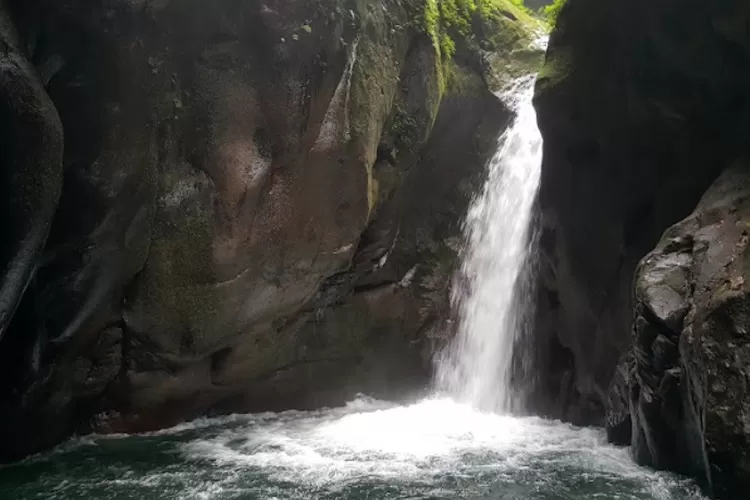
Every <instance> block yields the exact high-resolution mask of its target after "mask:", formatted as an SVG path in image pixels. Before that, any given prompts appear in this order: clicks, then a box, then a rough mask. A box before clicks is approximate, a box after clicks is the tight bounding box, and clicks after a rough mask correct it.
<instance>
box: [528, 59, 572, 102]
mask: <svg viewBox="0 0 750 500" xmlns="http://www.w3.org/2000/svg"><path fill="white" fill-rule="evenodd" d="M572 67H573V56H572V55H571V53H570V51H568V50H562V49H558V50H556V51H555V52H552V53H550V54H549V56H548V57H547V62H545V64H544V66H542V69H541V71H540V72H539V76H538V77H537V87H536V89H537V90H536V91H537V93H543V92H546V91H548V90H549V89H551V88H552V87H555V86H556V85H558V84H559V83H560V82H562V81H563V80H565V79H566V78H567V77H568V75H570V72H571V69H572Z"/></svg>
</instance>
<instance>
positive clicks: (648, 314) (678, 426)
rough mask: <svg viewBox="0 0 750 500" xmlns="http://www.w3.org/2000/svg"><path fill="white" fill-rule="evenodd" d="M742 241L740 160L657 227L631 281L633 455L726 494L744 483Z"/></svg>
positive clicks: (746, 262) (747, 222) (747, 255)
mask: <svg viewBox="0 0 750 500" xmlns="http://www.w3.org/2000/svg"><path fill="white" fill-rule="evenodd" d="M749 243H750V165H748V164H747V163H746V162H743V163H740V164H738V165H736V166H734V167H733V168H731V169H729V170H728V171H727V172H725V173H724V174H723V175H722V176H721V177H720V178H719V179H718V180H717V181H716V183H715V184H714V185H713V186H712V187H711V189H709V191H708V192H707V193H706V195H705V196H704V197H703V199H702V200H701V202H700V203H699V204H698V207H697V208H696V210H695V212H694V213H693V214H692V215H691V216H689V217H688V218H687V219H685V220H684V221H682V222H680V223H679V224H677V225H675V226H673V227H672V228H670V229H669V230H668V231H667V232H666V233H665V234H664V237H663V238H662V240H661V242H660V243H659V245H658V246H657V247H656V249H655V250H654V251H653V252H652V253H650V254H649V255H648V256H647V257H646V258H645V259H644V260H643V261H642V262H641V264H640V266H639V267H638V271H637V273H636V281H635V302H636V306H635V307H636V319H635V323H634V328H633V344H634V347H633V352H634V359H635V363H634V365H633V366H632V367H631V370H630V379H629V384H628V388H629V413H630V418H631V419H632V429H633V440H632V444H633V453H634V455H635V458H636V459H637V460H638V461H639V462H640V463H643V464H646V465H650V466H653V467H657V468H661V469H670V470H676V471H679V472H682V473H685V474H690V475H693V476H697V477H699V478H701V479H702V480H703V481H704V483H705V484H706V485H707V486H708V487H709V488H710V489H711V490H712V491H713V492H714V493H715V494H717V496H719V497H720V498H730V499H734V498H737V499H739V498H745V497H746V494H747V491H748V487H749V486H750V435H749V434H748V429H750V388H749V387H748V381H749V380H750V373H749V372H748V370H750V316H749V315H748V311H749V307H750V288H749V286H748V281H750V249H748V244H749Z"/></svg>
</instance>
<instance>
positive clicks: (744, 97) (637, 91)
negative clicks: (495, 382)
mask: <svg viewBox="0 0 750 500" xmlns="http://www.w3.org/2000/svg"><path fill="white" fill-rule="evenodd" d="M749 16H750V10H748V4H747V3H746V2H742V1H739V0H737V1H734V0H726V1H721V2H705V1H698V0H695V1H693V0H690V1H687V2H685V1H681V2H676V1H669V0H658V1H650V0H649V1H647V0H610V1H606V2H603V1H600V0H569V1H568V3H567V4H566V6H565V7H564V8H563V10H562V12H561V15H560V18H559V21H558V26H557V28H556V30H555V32H554V33H553V35H552V37H551V40H550V49H549V52H548V55H547V61H546V64H545V67H544V69H543V70H542V72H541V74H540V78H539V81H538V86H537V96H536V104H537V109H538V114H539V121H540V127H541V129H542V133H543V136H544V139H545V156H544V165H543V177H542V187H541V194H540V206H541V210H542V223H543V226H544V227H543V234H542V238H541V245H542V255H541V263H540V267H541V274H542V275H541V280H540V281H541V282H540V286H539V290H540V291H539V307H538V321H537V325H538V326H537V329H536V334H535V336H534V340H535V342H536V344H537V345H536V352H537V353H538V360H537V363H538V366H541V367H543V370H542V374H541V378H540V380H539V381H538V386H537V391H536V394H535V397H534V399H535V400H536V407H537V409H539V410H540V411H542V412H543V413H546V414H550V415H553V416H556V417H562V418H565V419H568V420H572V421H574V422H576V423H580V424H591V423H593V424H603V423H604V421H605V419H614V420H613V422H614V421H616V420H618V417H617V415H616V413H617V412H616V411H615V412H610V414H608V415H606V416H605V408H606V407H607V401H608V399H609V398H610V393H609V386H610V383H611V382H612V380H613V378H615V377H614V376H615V372H616V366H618V363H620V359H621V358H622V357H623V356H625V355H626V351H627V350H628V349H629V347H630V341H631V337H630V330H631V323H632V319H633V312H632V311H633V302H632V299H631V284H632V280H633V276H634V271H635V269H636V266H637V264H638V262H639V261H640V260H641V259H642V258H643V256H644V255H646V253H647V252H649V251H650V250H652V249H653V248H654V246H655V245H656V243H657V242H658V240H659V237H660V235H661V234H662V233H663V231H664V230H665V229H666V228H668V227H669V226H670V225H672V224H674V223H675V222H677V221H678V220H680V219H681V218H683V217H685V216H686V215H688V214H689V213H690V211H691V210H692V209H693V208H694V207H695V205H696V203H697V202H698V200H699V199H700V197H701V195H702V194H703V193H704V192H705V190H706V189H707V188H708V187H709V186H710V185H711V183H712V182H713V181H714V180H715V179H716V177H717V176H718V174H719V173H720V171H721V170H722V169H723V168H724V167H726V165H728V164H729V163H730V162H731V161H732V160H734V159H735V158H737V157H739V156H742V155H743V154H744V152H745V151H746V150H747V141H746V137H747V136H748V133H750V126H749V125H748V124H749V123H750V100H749V97H750V94H748V93H747V91H746V87H747V82H749V81H750V33H748V30H747V26H748V24H747V21H748V19H749ZM664 347H665V348H667V347H668V346H664ZM623 378H625V375H624V374H620V375H618V377H617V379H618V380H622V379H623ZM616 399H617V398H616ZM620 423H622V420H621V419H620ZM625 427H627V425H625ZM626 434H627V433H626ZM625 437H627V436H626V435H625Z"/></svg>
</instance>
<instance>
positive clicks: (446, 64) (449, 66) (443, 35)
mask: <svg viewBox="0 0 750 500" xmlns="http://www.w3.org/2000/svg"><path fill="white" fill-rule="evenodd" d="M419 19H420V27H421V29H422V31H423V32H424V33H426V34H427V35H429V36H430V38H431V39H432V41H433V45H434V47H435V52H436V54H437V55H438V60H439V62H440V64H439V67H438V79H439V82H440V86H441V90H442V91H444V90H445V89H446V87H447V86H448V85H449V84H450V80H451V78H452V77H453V65H454V64H453V63H454V59H455V58H456V56H457V55H458V56H460V57H459V59H462V60H463V61H464V64H465V63H466V61H481V60H482V59H484V56H482V55H481V54H480V52H481V51H484V52H488V53H492V57H493V58H494V59H495V62H493V63H492V64H491V66H492V68H491V71H492V72H494V73H503V74H505V73H507V74H508V75H509V78H499V79H497V80H502V82H501V83H502V84H505V83H508V80H510V79H512V78H515V77H518V76H521V75H522V74H528V73H531V72H534V71H536V70H537V68H538V67H539V66H540V65H541V53H540V51H531V52H535V55H536V56H537V57H536V58H535V59H534V60H533V61H532V62H531V64H526V63H527V62H529V59H528V58H524V57H520V58H518V57H516V54H515V53H514V51H524V50H528V47H529V46H530V45H531V43H532V41H533V39H534V38H535V37H536V36H537V35H538V34H539V33H541V32H543V31H544V29H545V24H544V22H543V21H541V20H540V19H537V18H535V17H534V16H533V15H532V13H531V12H530V11H529V10H528V9H527V8H526V7H524V5H523V1H522V0H424V4H423V10H422V13H421V16H420V18H419ZM521 55H522V56H523V55H524V54H521ZM516 63H518V64H516ZM506 67H507V68H508V69H509V70H510V71H506V70H505V68H506ZM475 69H477V70H479V71H480V72H481V71H483V70H484V68H475ZM492 79H493V78H492V77H490V80H492ZM490 83H491V84H492V85H491V86H496V85H494V83H495V82H490ZM497 86H501V84H500V83H498V85H497Z"/></svg>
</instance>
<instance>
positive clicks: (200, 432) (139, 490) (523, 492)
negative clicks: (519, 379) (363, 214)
mask: <svg viewBox="0 0 750 500" xmlns="http://www.w3.org/2000/svg"><path fill="white" fill-rule="evenodd" d="M699 498H701V497H700V496H699V495H698V494H697V493H696V491H695V489H694V487H693V485H692V484H691V483H689V482H688V481H685V480H683V479H679V478H677V477H674V476H671V475H667V474H661V473H656V472H653V471H650V470H647V469H643V468H640V467H637V466H636V465H634V464H633V463H632V462H631V460H630V459H629V457H628V454H627V450H625V449H619V448H614V447H611V446H609V445H607V444H605V442H604V439H603V435H602V433H601V432H600V431H599V430H594V429H579V428H575V427H572V426H569V425H566V424H562V423H559V422H550V421H545V420H541V419H537V418H514V417H506V416H498V415H492V414H483V413H479V412H477V411H475V410H473V409H471V408H469V407H467V406H463V405H460V404H456V403H454V402H452V401H450V400H427V401H423V402H421V403H418V404H415V405H412V406H395V405H390V404H387V403H383V402H378V401H372V400H367V399H361V400H358V401H355V402H353V403H351V404H349V405H347V407H345V408H338V409H331V410H323V411H318V412H287V413H282V414H263V415H244V416H231V417H226V418H221V419H214V420H201V421H197V422H193V423H191V424H186V425H183V426H180V427H177V428H175V429H171V430H169V431H165V432H161V433H155V434H150V435H141V436H119V437H118V436H114V437H113V436H109V437H89V438H81V439H78V440H75V441H72V442H70V443H68V444H66V445H64V446H62V447H60V448H59V449H57V450H55V451H53V452H51V453H49V454H44V455H40V456H36V457H33V458H30V459H28V460H26V461H24V462H22V463H19V464H15V465H11V466H6V467H3V468H0V499H2V500H31V499H45V500H55V499H60V500H62V499H65V500H72V499H76V500H82V499H106V500H135V499H139V500H140V499H149V500H152V499H153V500H166V499H170V500H177V499H179V500H188V499H190V500H193V499H194V500H209V499H210V500H219V499H222V500H229V499H233V500H240V499H242V500H255V499H257V500H273V499H278V500H287V499H288V500H292V499H294V500H297V499H300V500H303V499H304V500H316V499H321V500H323V499H325V500H334V499H337V500H339V499H340V500H355V499H358V500H359V499H363V500H364V499H367V500H386V499H388V500H392V499H411V500H417V499H423V500H427V499H430V500H438V499H440V500H442V499H445V500H448V499H472V500H479V499H493V500H527V499H529V500H531V499H533V500H577V499H587V500H593V499H602V500H604V499H607V500H672V499H674V500H688V499H696V500H697V499H699Z"/></svg>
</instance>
